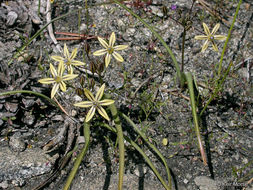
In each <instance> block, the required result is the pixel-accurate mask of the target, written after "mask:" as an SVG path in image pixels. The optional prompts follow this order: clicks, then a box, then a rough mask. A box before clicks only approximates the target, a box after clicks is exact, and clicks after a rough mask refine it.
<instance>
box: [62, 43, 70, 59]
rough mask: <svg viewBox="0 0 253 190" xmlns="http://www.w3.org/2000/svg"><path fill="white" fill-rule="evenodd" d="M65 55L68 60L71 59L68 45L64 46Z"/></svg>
mask: <svg viewBox="0 0 253 190" xmlns="http://www.w3.org/2000/svg"><path fill="white" fill-rule="evenodd" d="M63 54H64V56H65V57H66V58H69V50H68V48H67V45H66V44H64V48H63Z"/></svg>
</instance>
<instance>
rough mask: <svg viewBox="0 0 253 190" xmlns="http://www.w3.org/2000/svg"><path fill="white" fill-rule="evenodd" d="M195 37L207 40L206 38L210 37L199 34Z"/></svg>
mask: <svg viewBox="0 0 253 190" xmlns="http://www.w3.org/2000/svg"><path fill="white" fill-rule="evenodd" d="M194 39H196V40H206V39H208V37H207V36H204V35H199V36H195V37H194Z"/></svg>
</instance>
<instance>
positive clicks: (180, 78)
mask: <svg viewBox="0 0 253 190" xmlns="http://www.w3.org/2000/svg"><path fill="white" fill-rule="evenodd" d="M113 1H114V2H115V3H117V4H118V5H119V6H121V7H122V8H124V9H125V10H126V11H128V12H129V13H130V14H131V15H133V16H134V17H136V18H137V19H138V20H139V21H141V22H142V23H143V24H144V25H145V26H146V27H147V28H148V29H149V30H150V31H151V32H152V33H153V34H154V35H155V36H156V37H157V38H158V39H159V40H160V42H161V43H162V44H163V46H164V47H165V48H166V50H167V52H168V53H169V54H170V57H171V59H172V61H173V63H174V66H175V68H176V72H177V77H178V79H179V81H180V86H181V87H183V86H184V82H185V81H184V75H183V74H182V73H181V71H180V67H179V64H178V62H177V60H176V57H175V56H174V54H173V52H172V51H171V49H170V48H169V46H168V45H167V44H166V42H165V41H164V40H163V38H162V37H161V36H160V35H159V34H158V33H157V32H156V31H155V29H154V28H153V27H152V26H150V25H149V24H148V23H146V22H145V21H144V20H143V19H142V18H141V17H139V16H138V15H137V14H135V13H134V12H133V11H132V10H130V9H129V8H127V7H126V6H125V5H124V4H122V3H120V2H119V1H118V0H113Z"/></svg>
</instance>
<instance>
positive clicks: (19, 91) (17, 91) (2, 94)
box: [0, 90, 59, 107]
mask: <svg viewBox="0 0 253 190" xmlns="http://www.w3.org/2000/svg"><path fill="white" fill-rule="evenodd" d="M18 93H21V94H33V95H36V96H40V97H42V98H44V99H46V100H47V101H49V102H50V103H51V104H53V105H54V106H57V107H59V106H58V105H57V103H56V102H55V101H53V100H52V99H51V98H49V97H47V96H45V95H44V94H41V93H39V92H33V91H30V90H14V91H7V92H1V93H0V96H8V95H14V94H18Z"/></svg>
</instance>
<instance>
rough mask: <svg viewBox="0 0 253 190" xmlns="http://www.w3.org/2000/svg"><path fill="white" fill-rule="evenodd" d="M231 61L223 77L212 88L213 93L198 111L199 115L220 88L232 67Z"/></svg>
mask: <svg viewBox="0 0 253 190" xmlns="http://www.w3.org/2000/svg"><path fill="white" fill-rule="evenodd" d="M232 65H233V63H232V62H231V63H230V64H229V66H228V68H227V70H226V73H225V74H224V76H223V78H222V79H221V80H220V82H219V83H218V84H217V86H216V87H215V89H214V93H213V94H212V95H211V97H210V98H209V100H208V101H207V103H206V105H205V107H204V108H203V109H202V110H201V112H200V114H199V115H200V116H202V115H203V113H204V111H205V110H206V108H207V106H208V105H209V104H210V103H211V102H212V100H213V99H214V98H215V97H216V95H217V93H218V92H219V90H220V89H221V86H222V85H223V84H224V82H225V79H226V78H227V76H228V73H229V71H230V69H231V67H232Z"/></svg>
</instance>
